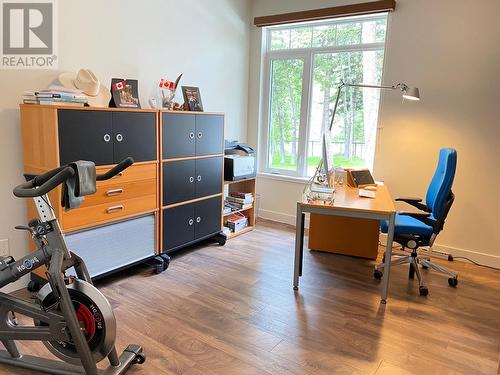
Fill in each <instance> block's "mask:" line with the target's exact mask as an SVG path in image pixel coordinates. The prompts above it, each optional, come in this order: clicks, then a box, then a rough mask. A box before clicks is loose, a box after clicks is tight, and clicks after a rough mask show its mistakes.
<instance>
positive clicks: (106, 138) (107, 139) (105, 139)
mask: <svg viewBox="0 0 500 375" xmlns="http://www.w3.org/2000/svg"><path fill="white" fill-rule="evenodd" d="M102 139H104V142H106V143H108V142H109V141H111V136H110V135H109V134H104V137H102Z"/></svg>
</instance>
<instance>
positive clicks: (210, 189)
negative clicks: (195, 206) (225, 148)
mask: <svg viewBox="0 0 500 375" xmlns="http://www.w3.org/2000/svg"><path fill="white" fill-rule="evenodd" d="M221 192H222V157H218V158H206V159H197V160H196V188H195V196H196V198H201V197H205V196H207V195H213V194H219V193H221Z"/></svg>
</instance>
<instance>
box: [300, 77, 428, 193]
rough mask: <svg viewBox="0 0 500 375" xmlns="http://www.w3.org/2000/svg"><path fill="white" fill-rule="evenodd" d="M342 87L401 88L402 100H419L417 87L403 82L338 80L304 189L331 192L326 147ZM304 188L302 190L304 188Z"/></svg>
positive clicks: (330, 172)
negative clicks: (320, 146)
mask: <svg viewBox="0 0 500 375" xmlns="http://www.w3.org/2000/svg"><path fill="white" fill-rule="evenodd" d="M344 87H362V88H365V87H366V88H373V89H384V90H398V89H399V90H401V93H402V96H403V101H404V99H407V100H412V101H418V100H420V92H419V90H418V88H417V87H409V86H408V85H406V84H405V83H398V84H395V85H367V84H364V83H346V82H344V81H343V80H342V81H340V84H339V86H337V97H336V99H335V106H334V107H333V113H332V119H331V121H330V126H329V127H328V130H327V131H325V132H324V134H323V150H322V153H321V156H322V158H321V160H320V162H319V164H318V166H317V167H316V171H315V172H314V176H313V177H312V178H311V179H310V180H309V183H308V184H307V185H306V189H307V188H309V190H310V191H312V192H317V193H326V194H333V192H334V191H335V189H334V186H333V185H334V181H333V178H332V170H331V169H330V163H331V160H327V159H329V158H330V157H331V155H329V152H328V149H329V147H328V146H329V144H330V142H331V136H330V134H331V130H332V127H333V121H334V119H335V114H336V113H337V106H338V104H339V99H340V93H341V91H342V89H343V88H344ZM306 189H304V191H305V190H306Z"/></svg>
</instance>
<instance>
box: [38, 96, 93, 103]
mask: <svg viewBox="0 0 500 375" xmlns="http://www.w3.org/2000/svg"><path fill="white" fill-rule="evenodd" d="M38 100H39V101H40V102H57V103H64V102H66V103H87V102H88V99H87V98H73V99H68V98H40V97H38Z"/></svg>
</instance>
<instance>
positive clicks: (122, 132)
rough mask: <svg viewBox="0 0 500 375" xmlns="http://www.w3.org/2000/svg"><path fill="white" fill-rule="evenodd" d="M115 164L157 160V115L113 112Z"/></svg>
mask: <svg viewBox="0 0 500 375" xmlns="http://www.w3.org/2000/svg"><path fill="white" fill-rule="evenodd" d="M112 117H113V141H114V162H115V163H119V162H120V161H122V160H123V159H125V158H126V157H129V156H131V157H132V158H134V160H135V161H136V162H137V161H151V160H156V114H155V113H151V112H149V113H139V112H112Z"/></svg>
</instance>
